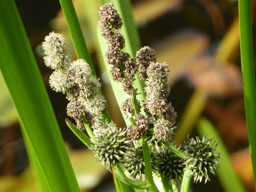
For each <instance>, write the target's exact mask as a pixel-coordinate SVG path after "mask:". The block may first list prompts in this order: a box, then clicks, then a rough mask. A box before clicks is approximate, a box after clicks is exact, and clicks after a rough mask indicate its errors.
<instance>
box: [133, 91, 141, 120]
mask: <svg viewBox="0 0 256 192" xmlns="http://www.w3.org/2000/svg"><path fill="white" fill-rule="evenodd" d="M132 107H133V110H134V114H135V115H137V114H139V113H140V109H139V105H138V101H137V98H136V93H135V91H133V97H132Z"/></svg>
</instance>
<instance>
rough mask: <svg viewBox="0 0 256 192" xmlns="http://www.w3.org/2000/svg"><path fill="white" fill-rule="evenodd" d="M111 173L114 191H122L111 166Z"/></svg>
mask: <svg viewBox="0 0 256 192" xmlns="http://www.w3.org/2000/svg"><path fill="white" fill-rule="evenodd" d="M111 173H112V176H113V180H114V184H115V188H116V192H122V189H121V186H120V183H119V181H118V179H117V178H116V176H115V174H114V170H113V167H111Z"/></svg>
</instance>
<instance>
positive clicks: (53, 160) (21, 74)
mask: <svg viewBox="0 0 256 192" xmlns="http://www.w3.org/2000/svg"><path fill="white" fill-rule="evenodd" d="M0 7H1V11H0V69H1V72H2V75H3V77H4V80H5V82H6V85H7V87H8V89H9V92H10V94H11V96H12V99H13V102H14V104H15V107H16V110H17V112H18V114H19V118H20V122H21V124H22V127H23V132H24V133H25V134H26V136H27V137H28V138H29V141H30V143H31V147H32V148H33V151H34V154H35V156H36V157H37V159H38V163H39V165H40V167H41V168H42V172H43V174H44V176H45V178H46V179H47V183H48V184H49V188H50V191H54V192H63V191H79V188H78V184H77V182H76V180H75V176H74V172H73V170H72V167H71V164H70V161H69V158H68V154H67V151H66V149H65V145H64V142H63V139H62V137H61V133H60V131H59V127H58V124H57V121H56V118H55V115H54V112H53V109H52V106H51V104H50V100H49V97H48V95H47V92H46V89H45V87H44V84H43V81H42V78H41V75H40V72H39V69H38V66H37V63H36V61H35V57H34V55H33V52H32V49H31V47H30V45H29V41H28V38H27V35H26V32H25V29H24V26H23V24H22V22H21V19H20V17H19V13H18V10H17V8H16V6H15V3H14V1H13V0H8V1H0ZM28 149H29V148H28Z"/></svg>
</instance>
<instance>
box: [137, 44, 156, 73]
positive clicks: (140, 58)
mask: <svg viewBox="0 0 256 192" xmlns="http://www.w3.org/2000/svg"><path fill="white" fill-rule="evenodd" d="M136 61H137V63H138V64H139V65H141V66H143V67H146V68H147V67H148V65H149V63H150V62H156V54H155V50H154V49H152V48H151V47H149V46H144V47H142V48H141V49H140V50H139V51H137V53H136Z"/></svg>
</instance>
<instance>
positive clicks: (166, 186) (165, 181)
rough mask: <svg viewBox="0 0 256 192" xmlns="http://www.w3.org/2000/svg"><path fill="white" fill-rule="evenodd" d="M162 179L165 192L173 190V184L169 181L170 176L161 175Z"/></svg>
mask: <svg viewBox="0 0 256 192" xmlns="http://www.w3.org/2000/svg"><path fill="white" fill-rule="evenodd" d="M161 180H162V184H163V188H164V192H173V190H172V186H171V185H170V183H169V181H170V180H169V179H168V178H163V176H161Z"/></svg>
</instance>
